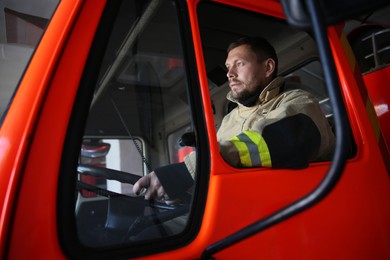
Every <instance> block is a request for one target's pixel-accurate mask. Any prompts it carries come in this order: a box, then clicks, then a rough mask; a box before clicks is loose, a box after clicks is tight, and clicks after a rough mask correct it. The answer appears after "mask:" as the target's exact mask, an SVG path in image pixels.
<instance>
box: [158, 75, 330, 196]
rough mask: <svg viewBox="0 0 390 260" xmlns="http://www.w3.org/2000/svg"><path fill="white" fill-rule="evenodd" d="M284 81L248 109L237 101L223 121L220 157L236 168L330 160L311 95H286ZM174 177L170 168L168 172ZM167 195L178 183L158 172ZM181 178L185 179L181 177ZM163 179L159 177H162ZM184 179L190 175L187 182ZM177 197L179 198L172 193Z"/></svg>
mask: <svg viewBox="0 0 390 260" xmlns="http://www.w3.org/2000/svg"><path fill="white" fill-rule="evenodd" d="M284 85H285V84H284V79H283V78H282V77H277V78H275V79H274V80H273V81H272V82H270V83H269V84H268V86H266V87H265V88H264V90H263V91H262V92H261V93H260V95H259V98H258V99H257V101H255V103H254V104H253V105H252V106H244V105H243V104H241V103H238V102H237V101H236V100H234V98H232V96H231V92H229V93H228V95H227V99H228V100H230V101H231V102H234V103H236V104H237V107H236V108H234V109H233V110H232V111H231V112H230V113H229V114H227V115H226V116H225V117H224V119H223V120H222V123H221V126H220V128H219V129H218V132H217V139H218V144H219V147H220V152H221V155H222V157H223V158H224V160H225V161H226V162H228V163H229V164H230V165H232V166H234V167H272V168H303V167H307V165H308V163H309V162H311V161H316V160H324V159H328V158H329V156H330V155H331V153H332V151H333V148H334V142H335V140H334V135H333V132H332V129H331V127H330V124H329V122H328V120H327V119H326V118H325V115H324V113H323V111H322V110H321V107H320V105H319V103H318V101H317V99H316V98H315V97H313V96H312V95H311V94H310V93H308V92H305V91H303V90H300V89H293V90H289V91H284ZM184 163H185V167H184V165H183V164H181V166H180V170H183V169H187V170H188V172H189V173H190V175H189V174H188V173H187V177H184V179H186V180H185V182H186V183H187V184H188V185H189V186H190V185H191V183H190V179H193V177H194V174H195V169H196V153H195V152H193V153H191V154H190V155H188V156H187V157H185V160H184ZM170 172H171V175H172V172H173V171H172V170H170ZM156 173H157V175H158V177H159V179H160V181H161V182H162V184H163V186H164V188H165V190H166V191H167V193H168V195H169V193H170V191H168V190H170V188H168V189H167V188H166V186H165V185H168V186H171V187H172V188H174V187H175V186H176V187H177V185H179V186H180V187H182V188H183V187H185V185H182V184H181V185H180V184H179V182H182V180H179V179H180V178H178V177H177V176H176V177H174V179H175V181H172V180H171V183H169V184H168V182H169V181H168V179H166V178H165V177H167V176H165V177H164V176H162V174H158V172H157V171H156ZM180 175H183V173H181V174H180ZM160 176H161V178H160ZM188 176H192V178H189V177H188ZM176 195H177V194H176Z"/></svg>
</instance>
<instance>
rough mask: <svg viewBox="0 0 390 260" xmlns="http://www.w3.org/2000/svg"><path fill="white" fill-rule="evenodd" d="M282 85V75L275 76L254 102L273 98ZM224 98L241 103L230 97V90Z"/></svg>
mask: <svg viewBox="0 0 390 260" xmlns="http://www.w3.org/2000/svg"><path fill="white" fill-rule="evenodd" d="M283 85H284V78H283V77H276V78H275V79H273V80H272V81H271V82H270V83H269V84H268V85H267V86H266V87H265V88H264V89H263V91H261V93H260V95H259V99H258V100H257V102H256V103H255V104H263V103H266V102H267V101H269V100H271V99H273V98H274V97H276V96H277V95H279V94H280V92H282V86H283ZM226 98H227V99H228V100H230V101H232V102H234V103H237V104H239V105H242V104H241V103H239V102H238V101H237V100H236V99H235V98H233V97H232V93H231V91H229V93H228V94H227V96H226Z"/></svg>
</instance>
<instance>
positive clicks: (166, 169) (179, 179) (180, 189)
mask: <svg viewBox="0 0 390 260" xmlns="http://www.w3.org/2000/svg"><path fill="white" fill-rule="evenodd" d="M154 172H155V173H156V175H157V177H158V180H159V181H160V183H161V185H162V186H163V187H164V190H165V192H166V193H167V194H168V196H169V197H170V198H172V199H176V198H180V197H182V196H183V195H184V194H185V193H186V192H187V191H188V189H189V188H191V187H192V185H193V184H194V180H193V179H192V176H191V174H190V172H189V171H188V169H187V167H186V165H185V164H184V163H175V164H170V165H166V166H163V167H159V168H157V169H155V170H154Z"/></svg>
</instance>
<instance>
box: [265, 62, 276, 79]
mask: <svg viewBox="0 0 390 260" xmlns="http://www.w3.org/2000/svg"><path fill="white" fill-rule="evenodd" d="M264 62H265V76H266V77H267V78H269V77H272V74H273V73H274V71H275V61H274V60H273V59H271V58H268V59H266V60H265V61H264Z"/></svg>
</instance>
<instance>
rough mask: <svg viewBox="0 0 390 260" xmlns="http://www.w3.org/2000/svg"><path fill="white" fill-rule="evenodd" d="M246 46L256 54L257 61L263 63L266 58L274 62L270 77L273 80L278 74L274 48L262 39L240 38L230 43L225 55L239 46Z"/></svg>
mask: <svg viewBox="0 0 390 260" xmlns="http://www.w3.org/2000/svg"><path fill="white" fill-rule="evenodd" d="M241 45H248V46H249V48H250V49H251V50H252V51H253V53H255V54H256V57H257V60H258V61H259V62H260V61H263V60H266V59H268V58H271V59H273V60H274V61H275V70H274V73H273V74H272V76H273V77H274V78H275V77H276V76H277V74H278V56H277V55H276V51H275V49H274V47H273V46H272V45H271V44H270V43H269V42H268V41H267V40H266V39H265V38H262V37H242V38H240V39H238V40H236V41H234V42H232V43H230V45H229V47H228V49H227V53H229V52H230V51H231V50H232V49H234V48H236V47H238V46H241Z"/></svg>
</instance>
